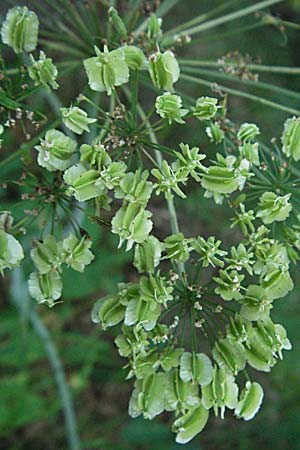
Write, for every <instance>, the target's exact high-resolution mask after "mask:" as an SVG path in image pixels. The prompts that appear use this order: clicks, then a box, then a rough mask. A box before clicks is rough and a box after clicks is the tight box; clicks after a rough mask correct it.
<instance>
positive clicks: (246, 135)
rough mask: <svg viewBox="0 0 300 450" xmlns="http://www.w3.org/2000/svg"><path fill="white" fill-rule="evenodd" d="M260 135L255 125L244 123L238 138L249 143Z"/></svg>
mask: <svg viewBox="0 0 300 450" xmlns="http://www.w3.org/2000/svg"><path fill="white" fill-rule="evenodd" d="M259 134H260V131H259V128H258V126H257V125H256V124H255V123H243V124H242V125H241V126H240V128H239V131H238V133H237V138H238V140H239V141H242V142H249V141H252V140H253V139H254V138H255V137H256V136H258V135H259Z"/></svg>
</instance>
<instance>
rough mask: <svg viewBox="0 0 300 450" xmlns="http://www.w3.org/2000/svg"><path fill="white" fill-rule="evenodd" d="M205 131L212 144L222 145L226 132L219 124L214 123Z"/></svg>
mask: <svg viewBox="0 0 300 450" xmlns="http://www.w3.org/2000/svg"><path fill="white" fill-rule="evenodd" d="M205 131H206V134H207V136H208V137H209V138H210V142H214V143H215V144H220V143H221V142H222V141H223V139H224V131H223V130H222V129H221V127H220V125H219V124H218V123H217V122H212V123H211V124H210V125H209V126H208V127H206V128H205Z"/></svg>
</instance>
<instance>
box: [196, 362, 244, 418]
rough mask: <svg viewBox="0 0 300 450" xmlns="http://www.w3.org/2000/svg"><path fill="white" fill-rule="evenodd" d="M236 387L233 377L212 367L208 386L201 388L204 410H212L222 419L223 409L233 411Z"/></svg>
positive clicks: (235, 400)
mask: <svg viewBox="0 0 300 450" xmlns="http://www.w3.org/2000/svg"><path fill="white" fill-rule="evenodd" d="M238 391H239V389H238V385H237V384H236V383H235V381H234V377H233V375H231V374H229V373H227V372H226V371H225V370H223V369H219V368H217V367H214V369H213V377H212V381H211V383H210V384H208V385H207V386H203V387H202V404H203V406H204V407H205V408H206V409H210V408H213V410H214V413H215V415H216V416H218V412H219V408H220V416H221V418H222V419H224V413H225V408H229V409H234V408H235V407H236V406H237V402H238Z"/></svg>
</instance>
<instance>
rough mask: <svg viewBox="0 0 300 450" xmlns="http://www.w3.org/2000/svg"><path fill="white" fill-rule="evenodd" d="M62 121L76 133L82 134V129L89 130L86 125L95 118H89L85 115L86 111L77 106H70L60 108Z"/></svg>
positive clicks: (94, 120)
mask: <svg viewBox="0 0 300 450" xmlns="http://www.w3.org/2000/svg"><path fill="white" fill-rule="evenodd" d="M60 112H61V115H62V120H63V123H64V124H65V125H66V127H67V128H69V130H71V131H73V132H74V133H76V134H82V133H83V132H84V131H87V132H89V131H90V129H89V127H88V125H89V124H90V123H95V122H97V120H96V119H91V118H90V117H88V116H87V113H86V112H85V111H83V109H80V108H78V107H77V106H72V107H70V108H60Z"/></svg>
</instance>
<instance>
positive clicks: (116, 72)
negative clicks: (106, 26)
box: [83, 45, 129, 95]
mask: <svg viewBox="0 0 300 450" xmlns="http://www.w3.org/2000/svg"><path fill="white" fill-rule="evenodd" d="M95 52H96V56H94V57H92V58H88V59H85V60H84V61H83V64H84V68H85V71H86V74H87V76H88V80H89V86H90V88H91V89H92V90H93V91H98V92H103V91H106V92H107V93H108V95H111V93H112V90H113V89H114V87H115V86H121V85H122V84H125V83H127V82H128V80H129V68H128V65H127V63H126V61H125V53H124V50H123V48H122V47H121V48H118V49H116V50H113V51H112V52H109V50H108V48H107V46H106V45H105V46H104V50H103V52H101V51H100V50H99V49H98V48H97V47H95Z"/></svg>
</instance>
